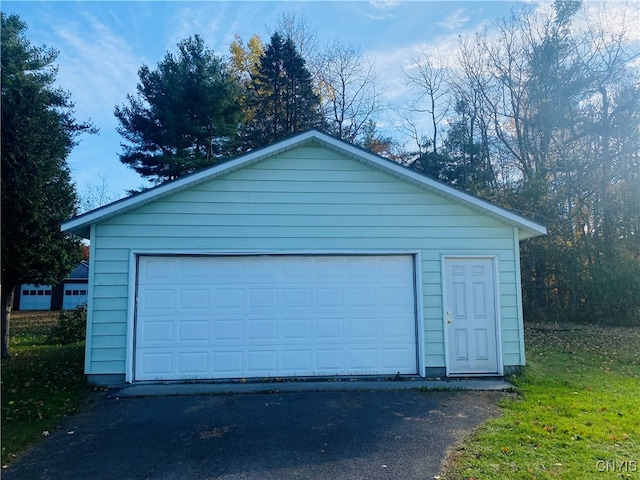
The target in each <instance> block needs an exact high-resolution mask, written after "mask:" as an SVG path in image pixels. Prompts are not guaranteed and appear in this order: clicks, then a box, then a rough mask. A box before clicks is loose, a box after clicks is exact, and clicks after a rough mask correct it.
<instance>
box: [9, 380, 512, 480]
mask: <svg viewBox="0 0 640 480" xmlns="http://www.w3.org/2000/svg"><path fill="white" fill-rule="evenodd" d="M504 395H506V394H505V393H502V392H469V391H450V392H444V391H437V392H433V391H431V392H417V391H370V392H357V391H355V392H302V393H272V394H244V395H238V394H234V395H214V396H174V397H171V396H166V397H147V398H126V399H112V400H109V399H107V398H106V396H102V395H101V396H99V397H97V398H96V401H95V402H93V403H92V404H91V405H89V406H88V407H87V408H86V409H84V410H83V411H82V412H81V413H79V414H78V415H75V416H73V417H70V418H68V419H66V420H65V422H64V423H63V425H62V427H61V429H60V430H58V431H56V432H54V433H52V434H51V435H50V436H49V437H46V438H44V439H43V440H42V442H40V443H39V444H38V445H36V446H35V447H34V448H32V449H31V450H30V451H29V452H27V453H26V454H24V455H23V456H22V457H21V458H19V459H17V460H16V461H14V462H12V463H11V464H10V465H9V468H8V469H6V470H4V471H3V478H5V479H6V480H12V479H56V480H62V479H69V480H71V479H74V480H75V479H77V478H86V479H98V480H99V479H110V480H111V479H114V478H122V479H163V480H173V479H176V480H177V479H214V478H216V479H218V478H219V479H289V478H291V479H293V478H295V479H305V480H306V479H327V478H330V479H333V480H337V479H398V478H403V479H430V478H433V477H434V476H435V475H437V474H438V473H439V471H440V464H441V462H442V460H443V458H444V456H445V454H446V451H447V448H448V447H449V446H451V445H452V444H454V443H455V442H456V441H457V440H459V439H460V438H461V437H462V436H463V435H465V434H467V433H468V432H471V431H472V430H473V429H474V428H475V427H476V426H477V425H479V424H480V423H482V422H483V421H485V420H486V419H488V418H490V417H493V416H496V415H498V414H499V412H498V408H497V407H496V404H497V402H498V401H499V400H500V399H501V398H503V397H504Z"/></svg>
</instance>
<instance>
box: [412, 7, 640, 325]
mask: <svg viewBox="0 0 640 480" xmlns="http://www.w3.org/2000/svg"><path fill="white" fill-rule="evenodd" d="M600 8H601V9H602V10H601V11H600V19H599V20H600V21H590V22H588V21H587V20H588V18H593V17H586V16H582V15H581V12H582V5H581V3H580V2H568V1H556V2H555V3H554V5H553V10H552V11H550V12H547V13H540V12H539V11H537V10H536V9H535V6H531V5H529V6H525V7H524V8H522V9H521V10H519V11H516V12H514V14H513V16H512V17H510V18H508V19H504V20H502V21H500V22H498V23H497V24H496V25H495V26H494V27H495V28H492V29H486V30H483V31H480V32H478V33H476V35H475V36H474V37H472V38H463V39H461V41H460V45H459V52H458V61H457V62H456V64H455V65H454V66H452V67H450V68H449V69H448V71H447V72H444V71H436V72H434V71H432V70H427V69H425V68H424V66H423V68H422V69H421V70H420V72H424V71H426V72H427V73H429V74H430V76H429V80H431V82H426V81H424V78H423V77H416V74H415V73H414V74H413V77H409V78H408V80H409V81H410V82H413V83H414V84H415V83H416V79H417V80H422V81H423V82H422V83H423V85H432V84H433V80H434V79H436V78H441V77H437V75H436V74H438V75H440V76H442V75H444V74H445V73H446V76H447V78H446V82H447V89H448V95H449V98H450V99H451V103H450V104H449V108H450V109H451V111H450V112H449V113H450V114H449V121H448V122H447V124H446V125H443V124H438V125H437V127H441V130H445V132H446V133H445V134H444V135H442V139H441V142H442V148H440V149H438V150H437V151H436V148H435V141H436V139H435V138H434V139H433V140H432V143H433V148H432V149H431V150H429V151H426V152H419V153H418V155H417V156H414V160H413V165H414V167H415V168H417V169H418V170H421V171H424V172H427V173H429V174H431V175H434V176H436V177H438V178H439V179H441V180H443V181H446V182H449V183H452V184H454V185H458V186H460V187H461V188H464V189H466V190H470V191H472V192H474V193H476V194H479V195H482V196H484V197H487V198H490V199H492V200H494V201H497V202H499V203H501V204H502V205H504V206H506V207H508V208H511V209H513V210H515V211H517V212H520V213H522V214H524V215H526V216H529V217H532V218H536V219H538V220H539V221H541V222H542V223H544V224H546V225H547V227H548V231H549V234H548V235H547V236H546V237H543V238H538V239H534V240H530V241H528V242H525V243H524V244H523V249H522V280H523V290H524V301H525V312H526V313H527V315H528V316H530V317H535V316H540V317H543V316H544V317H545V318H549V316H554V317H555V318H557V319H564V320H567V319H571V320H580V321H597V322H610V323H639V322H640V236H639V234H640V231H639V229H638V227H639V221H638V220H639V217H640V178H639V176H640V160H639V152H640V75H639V69H638V60H639V58H640V49H639V48H638V44H637V42H635V43H634V42H633V41H631V39H630V38H629V35H628V32H627V30H626V29H625V28H624V27H625V26H624V24H621V23H620V19H614V18H608V17H607V15H610V14H611V12H610V11H608V10H607V8H606V6H602V5H601V6H600ZM585 22H586V23H585ZM629 28H632V27H631V25H629ZM421 94H422V95H423V96H426V98H427V99H429V100H432V99H433V90H426V91H425V90H424V88H423V91H422V92H421ZM431 105H432V103H428V105H427V108H430V106H431ZM442 123H444V122H442ZM435 126H436V122H435V120H434V131H435V130H436V128H435Z"/></svg>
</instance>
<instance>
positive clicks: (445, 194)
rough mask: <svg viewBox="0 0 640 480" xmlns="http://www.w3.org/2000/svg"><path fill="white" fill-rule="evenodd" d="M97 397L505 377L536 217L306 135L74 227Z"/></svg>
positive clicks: (514, 351)
mask: <svg viewBox="0 0 640 480" xmlns="http://www.w3.org/2000/svg"><path fill="white" fill-rule="evenodd" d="M62 229H63V230H65V231H69V232H71V233H74V234H76V235H79V236H82V237H84V238H88V239H90V243H91V250H92V253H91V260H90V262H91V266H90V270H89V271H90V276H89V301H88V325H87V352H86V365H85V370H86V373H87V374H88V375H89V380H90V381H91V382H92V383H97V384H118V383H122V382H123V381H125V382H141V381H152V382H156V381H185V380H194V379H206V380H214V379H242V378H278V377H311V376H354V375H389V376H391V375H397V374H400V375H420V376H444V375H448V376H461V375H464V376H471V375H503V374H505V373H508V372H509V371H510V370H512V369H513V368H514V367H517V366H519V365H523V364H524V342H523V328H522V306H521V296H520V273H519V241H520V240H523V239H527V238H531V237H534V236H537V235H542V234H544V233H545V229H544V227H542V226H541V225H538V224H536V223H534V222H532V221H530V220H528V219H525V218H523V217H520V216H518V215H515V214H513V213H511V212H508V211H506V210H504V209H501V208H499V207H496V206H495V205H492V204H490V203H487V202H485V201H483V200H480V199H478V198H475V197H473V196H470V195H467V194H465V193H462V192H460V191H457V190H455V189H453V188H450V187H448V186H446V185H443V184H440V183H438V182H435V181H433V180H431V179H429V178H426V177H424V176H422V175H419V174H417V173H415V172H413V171H410V170H407V169H405V168H403V167H402V166H399V165H397V164H395V163H393V162H391V161H389V160H386V159H384V158H382V157H379V156H377V155H374V154H372V153H369V152H367V151H364V150H362V149H360V148H358V147H355V146H353V145H351V144H348V143H345V142H342V141H340V140H337V139H335V138H333V137H331V136H328V135H326V134H324V133H321V132H318V131H309V132H305V133H302V134H299V135H296V136H294V137H291V138H289V139H286V140H283V141H281V142H279V143H276V144H274V145H271V146H268V147H265V148H262V149H259V150H255V151H252V152H250V153H248V154H246V155H243V156H241V157H238V158H236V159H234V160H231V161H228V162H225V163H223V164H219V165H216V166H213V167H210V168H208V169H205V170H203V171H200V172H198V173H196V174H193V175H190V176H188V177H184V178H181V179H179V180H176V181H173V182H168V183H165V184H163V185H160V186H158V187H156V188H153V189H151V190H148V191H146V192H143V193H141V194H138V195H135V196H131V197H128V198H126V199H123V200H120V201H118V202H115V203H113V204H111V205H107V206H105V207H102V208H100V209H97V210H94V211H92V212H89V213H86V214H84V215H82V216H80V217H75V218H73V219H71V220H69V221H67V222H65V223H64V224H63V225H62Z"/></svg>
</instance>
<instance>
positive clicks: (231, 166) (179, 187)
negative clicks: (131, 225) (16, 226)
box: [61, 130, 547, 240]
mask: <svg viewBox="0 0 640 480" xmlns="http://www.w3.org/2000/svg"><path fill="white" fill-rule="evenodd" d="M311 142H316V143H319V144H321V145H323V146H325V147H327V148H329V149H331V150H334V151H336V152H338V153H340V154H342V155H345V156H348V157H350V158H352V159H354V160H356V161H358V162H360V163H363V164H365V165H368V166H370V167H372V168H375V169H378V170H381V171H383V172H385V173H387V174H389V175H393V176H395V177H398V178H400V179H401V180H404V181H406V182H409V183H412V184H414V185H416V186H418V187H421V188H424V189H426V190H428V191H430V192H432V193H434V194H436V195H439V196H442V197H444V198H447V199H449V200H452V201H454V202H456V203H459V204H462V205H464V206H466V207H468V208H470V209H472V210H474V211H477V212H479V213H482V214H485V215H488V216H490V217H493V218H496V219H498V220H500V221H502V222H506V223H508V224H509V225H512V226H516V227H518V228H519V231H520V239H521V240H523V239H526V238H531V237H536V236H539V235H544V234H546V233H547V229H546V228H545V227H544V226H542V225H540V224H538V223H536V222H534V221H532V220H529V219H526V218H524V217H521V216H520V215H517V214H515V213H512V212H509V211H508V210H505V209H504V208H501V207H498V206H497V205H494V204H492V203H490V202H487V201H485V200H482V199H480V198H477V197H474V196H473V195H469V194H467V193H464V192H462V191H460V190H457V189H455V188H453V187H450V186H448V185H445V184H443V183H440V182H437V181H435V180H432V179H430V178H428V177H425V176H423V175H421V174H419V173H417V172H414V171H412V170H409V169H408V168H405V167H403V166H401V165H399V164H397V163H394V162H392V161H390V160H387V159H385V158H383V157H380V156H378V155H376V154H373V153H371V152H368V151H366V150H364V149H361V148H360V147H357V146H355V145H352V144H349V143H347V142H344V141H342V140H339V139H337V138H335V137H332V136H330V135H327V134H326V133H322V132H319V131H317V130H309V131H306V132H303V133H300V134H298V135H295V136H293V137H290V138H287V139H285V140H282V141H280V142H277V143H274V144H272V145H269V146H267V147H263V148H259V149H256V150H253V151H251V152H249V153H246V154H244V155H241V156H239V157H237V158H235V159H233V160H230V161H227V162H224V163H221V164H219V165H214V166H212V167H209V168H206V169H204V170H201V171H199V172H196V173H194V174H191V175H187V176H185V177H182V178H179V179H178V180H174V181H172V182H166V183H163V184H162V185H159V186H157V187H154V188H152V189H150V190H146V191H144V192H142V193H139V194H136V195H132V196H130V197H126V198H123V199H122V200H118V201H116V202H114V203H111V204H109V205H105V206H104V207H100V208H97V209H95V210H91V211H90V212H87V213H85V214H83V215H80V216H77V217H74V218H71V219H69V220H67V221H66V222H63V223H62V225H61V229H62V231H65V232H70V233H73V234H75V235H79V236H82V237H84V238H88V236H89V227H90V226H91V225H92V224H94V223H98V222H102V221H104V220H107V219H108V218H111V217H114V216H116V215H121V214H123V213H126V212H128V211H130V210H133V209H135V208H139V207H141V206H143V205H146V204H148V203H151V202H153V201H155V200H157V199H160V198H163V197H166V196H168V195H173V194H174V193H177V192H180V191H183V190H186V189H188V188H191V187H193V186H195V185H198V184H200V183H204V182H208V181H210V180H212V179H214V178H216V177H219V176H221V175H225V174H227V173H229V172H232V171H233V170H238V169H240V168H243V167H245V166H247V165H251V164H253V163H256V162H259V161H261V160H264V159H265V158H269V157H273V156H275V155H278V154H280V153H283V152H285V151H287V150H291V149H293V148H296V147H298V146H301V145H304V144H307V143H311Z"/></svg>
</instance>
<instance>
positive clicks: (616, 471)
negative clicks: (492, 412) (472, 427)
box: [441, 324, 640, 480]
mask: <svg viewBox="0 0 640 480" xmlns="http://www.w3.org/2000/svg"><path fill="white" fill-rule="evenodd" d="M525 338H526V345H527V367H526V368H525V370H524V373H523V374H522V375H520V376H518V377H515V378H514V379H513V381H514V384H515V385H516V387H517V390H518V394H517V395H514V398H513V399H510V400H507V401H505V402H503V404H502V405H501V407H502V415H501V416H500V417H499V418H497V419H495V420H491V421H489V422H487V423H486V424H484V425H482V426H481V427H480V428H479V429H478V430H477V432H475V433H474V434H473V435H472V436H471V437H470V438H467V439H466V440H465V441H464V442H463V443H461V444H460V445H458V446H457V447H456V448H455V449H454V450H453V451H452V452H451V454H450V456H449V458H448V459H447V462H446V474H444V475H441V478H442V479H443V480H444V479H449V480H458V479H465V480H468V479H475V480H481V479H487V480H490V479H501V480H502V479H560V478H562V479H571V480H579V479H588V480H592V479H608V478H640V328H621V327H617V328H615V327H607V328H604V327H595V326H580V325H560V326H555V325H551V324H534V325H527V326H526V328H525Z"/></svg>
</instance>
